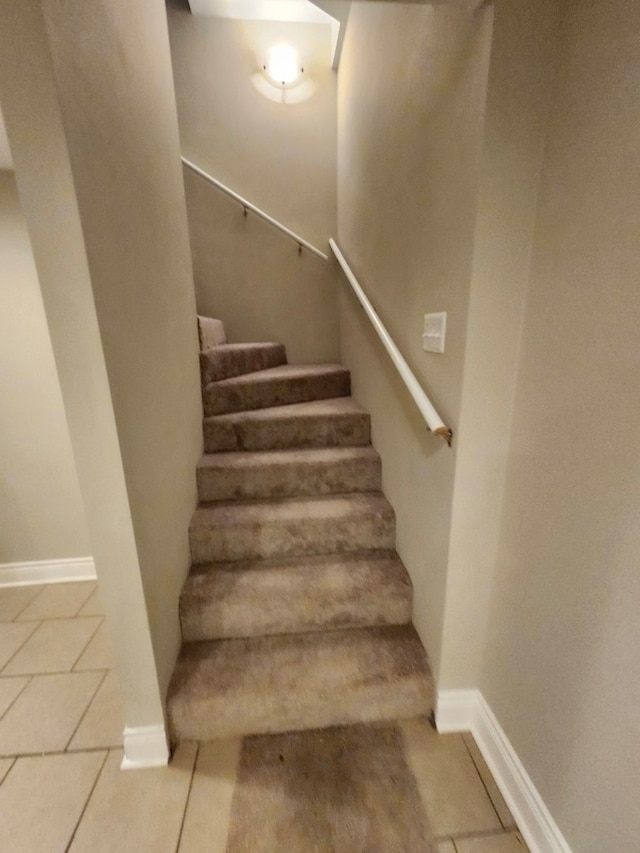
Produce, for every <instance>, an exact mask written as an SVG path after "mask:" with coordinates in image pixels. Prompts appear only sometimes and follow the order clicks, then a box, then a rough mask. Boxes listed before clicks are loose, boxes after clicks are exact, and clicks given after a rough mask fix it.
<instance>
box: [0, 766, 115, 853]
mask: <svg viewBox="0 0 640 853" xmlns="http://www.w3.org/2000/svg"><path fill="white" fill-rule="evenodd" d="M103 761H104V753H103V752H83V753H75V754H73V755H47V756H42V757H38V758H19V759H18V760H17V761H16V764H15V767H13V768H12V770H11V773H10V774H9V775H8V776H7V778H6V780H5V781H4V783H3V784H2V786H0V814H1V815H2V820H1V821H0V850H7V851H9V850H15V851H20V853H43V851H45V850H46V851H48V853H63V851H64V850H65V849H66V847H67V845H68V844H69V841H70V840H71V836H72V835H73V831H74V829H75V827H76V824H77V823H78V820H79V818H80V815H81V814H82V809H83V808H84V805H85V803H86V801H87V799H88V798H89V794H90V793H91V788H92V787H93V784H94V782H95V780H96V777H97V775H98V773H99V772H100V768H101V766H102V763H103Z"/></svg>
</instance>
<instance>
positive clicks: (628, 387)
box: [480, 0, 640, 853]
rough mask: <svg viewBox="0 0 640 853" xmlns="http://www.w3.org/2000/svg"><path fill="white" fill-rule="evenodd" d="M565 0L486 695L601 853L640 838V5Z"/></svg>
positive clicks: (579, 847) (561, 814)
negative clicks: (639, 160)
mask: <svg viewBox="0 0 640 853" xmlns="http://www.w3.org/2000/svg"><path fill="white" fill-rule="evenodd" d="M563 6H564V14H563V19H562V26H561V30H560V38H561V42H560V45H561V59H560V65H559V72H558V77H557V84H556V87H555V92H554V97H553V103H552V108H551V113H550V121H549V129H548V135H547V145H546V150H545V157H544V166H543V173H542V184H541V191H540V198H539V207H538V219H537V227H536V234H535V242H534V250H533V259H532V275H531V283H530V289H529V294H528V301H527V311H526V318H525V324H524V331H523V340H522V354H521V359H520V366H519V371H518V377H517V391H516V397H515V411H514V415H513V430H512V443H511V452H510V457H509V464H508V472H507V480H506V488H505V496H504V507H503V514H502V524H501V530H500V538H499V543H498V558H497V569H496V577H495V583H494V593H493V600H492V607H491V611H490V620H489V632H488V643H487V647H486V653H485V662H484V670H483V675H482V679H481V682H480V687H481V689H482V691H483V693H484V695H485V697H486V698H487V700H488V701H489V703H490V705H491V707H492V708H493V710H494V711H495V712H496V714H497V716H498V718H499V720H500V722H501V724H502V726H503V727H504V729H505V731H506V733H507V735H508V737H509V738H510V739H511V741H512V743H513V745H514V746H515V748H516V751H517V752H518V754H519V756H520V758H521V759H522V760H523V762H524V765H525V767H526V768H527V770H528V772H529V773H530V775H531V777H532V779H533V781H534V783H535V784H536V786H537V787H538V790H539V791H540V793H541V794H542V796H543V798H544V800H545V802H546V804H547V806H548V807H549V809H550V810H551V812H552V814H553V816H554V818H555V819H556V821H557V822H558V824H559V826H560V828H561V830H562V831H563V833H564V834H565V836H566V837H567V840H568V842H569V844H570V845H571V847H572V849H573V850H575V851H580V853H602V851H605V850H607V851H609V850H629V851H631V850H635V849H637V846H638V839H639V838H640V812H639V811H638V808H637V799H638V780H639V776H638V768H639V759H638V744H639V743H640V716H639V714H638V708H639V707H640V667H639V663H638V661H639V657H638V649H639V648H640V621H639V620H638V607H639V605H640V572H639V571H638V555H639V554H640V525H639V524H638V495H639V494H640V467H639V460H640V433H639V431H638V423H639V421H640V397H639V395H638V388H639V385H640V356H639V349H638V329H639V328H640V288H639V284H638V282H639V280H640V254H639V251H638V221H639V220H640V169H638V152H639V151H640V99H639V98H638V84H637V81H638V76H639V74H640V60H639V57H638V50H637V46H638V42H639V40H640V6H639V5H638V4H637V3H635V2H631V0H614V2H611V3H603V2H595V1H594V0H588V2H587V1H586V0H580V2H577V0H576V2H569V3H566V4H563Z"/></svg>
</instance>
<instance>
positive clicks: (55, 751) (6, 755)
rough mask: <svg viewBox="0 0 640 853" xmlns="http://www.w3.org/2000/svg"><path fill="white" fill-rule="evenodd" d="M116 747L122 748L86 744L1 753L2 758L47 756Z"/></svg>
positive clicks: (76, 753) (109, 749)
mask: <svg viewBox="0 0 640 853" xmlns="http://www.w3.org/2000/svg"><path fill="white" fill-rule="evenodd" d="M114 749H122V747H121V746H86V747H83V749H70V750H66V749H52V750H51V751H50V752H43V751H42V750H41V749H39V750H38V751H37V752H11V753H3V754H0V758H15V759H16V760H17V759H18V758H46V757H48V756H49V755H79V754H80V753H82V752H104V751H105V750H107V751H113V750H114Z"/></svg>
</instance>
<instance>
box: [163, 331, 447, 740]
mask: <svg viewBox="0 0 640 853" xmlns="http://www.w3.org/2000/svg"><path fill="white" fill-rule="evenodd" d="M209 323H215V324H217V325H215V326H211V327H209V325H208V324H209ZM200 340H201V342H204V346H205V348H204V350H203V352H202V353H201V359H200V360H201V373H202V380H203V400H204V407H205V422H204V437H205V455H204V456H203V458H202V460H201V462H200V463H199V465H198V471H197V477H198V490H199V496H200V501H201V503H200V506H199V507H198V509H197V510H196V512H195V514H194V516H193V520H192V522H191V526H190V530H189V536H190V542H191V553H192V559H193V567H192V570H191V572H190V574H189V576H188V578H187V580H186V582H185V585H184V588H183V591H182V595H181V600H180V619H181V624H182V632H183V639H184V645H183V648H182V651H181V653H180V657H179V660H178V663H177V666H176V670H175V673H174V676H173V679H172V682H171V685H170V688H169V694H168V700H167V702H168V716H169V721H170V727H171V736H172V738H173V740H174V741H179V740H212V739H215V738H218V737H224V736H228V735H246V734H258V733H266V732H279V731H288V730H296V729H307V728H317V727H323V726H332V725H340V724H347V723H355V722H372V721H380V720H390V719H401V718H406V717H411V716H415V715H419V714H425V713H429V712H430V711H431V709H432V706H433V685H432V679H431V673H430V670H429V665H428V661H427V657H426V654H425V652H424V649H423V647H422V645H421V643H420V640H419V638H418V635H417V634H416V632H415V630H414V629H413V627H412V625H411V624H410V621H411V603H412V588H411V581H410V579H409V576H408V574H407V571H406V569H405V568H404V566H403V565H402V562H401V561H400V559H399V557H398V555H397V554H396V553H395V550H394V547H395V517H394V513H393V509H392V507H391V506H390V504H389V503H388V501H387V500H386V498H385V497H384V495H383V494H382V492H381V491H380V485H381V483H380V459H379V456H378V454H377V453H376V452H375V450H374V449H373V448H372V447H371V445H370V443H369V440H370V425H369V416H368V414H367V413H366V412H365V411H364V410H363V409H362V408H361V407H360V406H358V404H357V403H356V402H355V401H354V400H353V399H352V398H351V397H350V396H349V393H350V381H349V373H348V371H347V370H345V369H344V368H343V367H341V366H340V365H318V366H313V365H312V366H302V367H300V366H291V365H288V364H287V363H286V354H285V350H284V347H282V346H281V345H280V344H271V343H268V344H228V343H226V338H225V337H224V330H223V329H222V327H221V325H219V321H209V320H207V319H206V318H201V319H200ZM210 341H216V343H215V345H213V346H207V345H206V344H207V342H210Z"/></svg>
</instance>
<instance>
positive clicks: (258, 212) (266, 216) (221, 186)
mask: <svg viewBox="0 0 640 853" xmlns="http://www.w3.org/2000/svg"><path fill="white" fill-rule="evenodd" d="M180 159H181V160H182V162H183V163H184V165H185V166H187V168H189V169H191V170H192V171H193V172H195V173H196V175H200V177H201V178H204V179H205V181H208V182H209V183H210V184H213V186H214V187H217V188H218V189H219V190H222V192H223V193H226V194H227V195H228V196H231V198H233V199H235V200H236V201H237V202H239V203H240V204H241V205H242V207H243V208H244V211H245V214H246V212H247V211H248V210H250V211H251V212H252V213H255V214H256V216H259V217H260V218H261V219H264V220H265V222H268V223H269V224H270V225H273V226H274V227H275V228H278V229H279V230H280V231H282V233H283V234H286V235H287V237H291V239H292V240H295V241H296V243H297V244H298V251H300V252H301V251H302V247H303V246H304V248H305V249H308V250H309V251H310V252H313V254H314V255H317V256H318V257H319V258H322V260H323V261H328V260H329V258H328V256H327V255H325V254H324V252H321V251H320V249H316V247H315V246H313V245H312V244H311V243H309V242H307V240H305V239H304V238H302V237H300V235H299V234H296V233H295V231H291V229H290V228H287V226H286V225H283V224H282V223H281V222H278V220H277V219H274V218H273V217H272V216H269V214H268V213H265V212H264V210H260V208H259V207H256V206H255V204H251V202H250V201H247V199H246V198H243V197H242V196H241V195H239V194H238V193H237V192H235V191H234V190H232V189H230V188H229V187H227V186H225V184H223V183H222V182H221V181H219V180H218V179H217V178H214V177H212V176H211V175H209V174H208V173H207V172H205V171H204V169H201V168H200V167H199V166H196V164H195V163H192V162H191V160H187V158H186V157H181V158H180Z"/></svg>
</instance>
